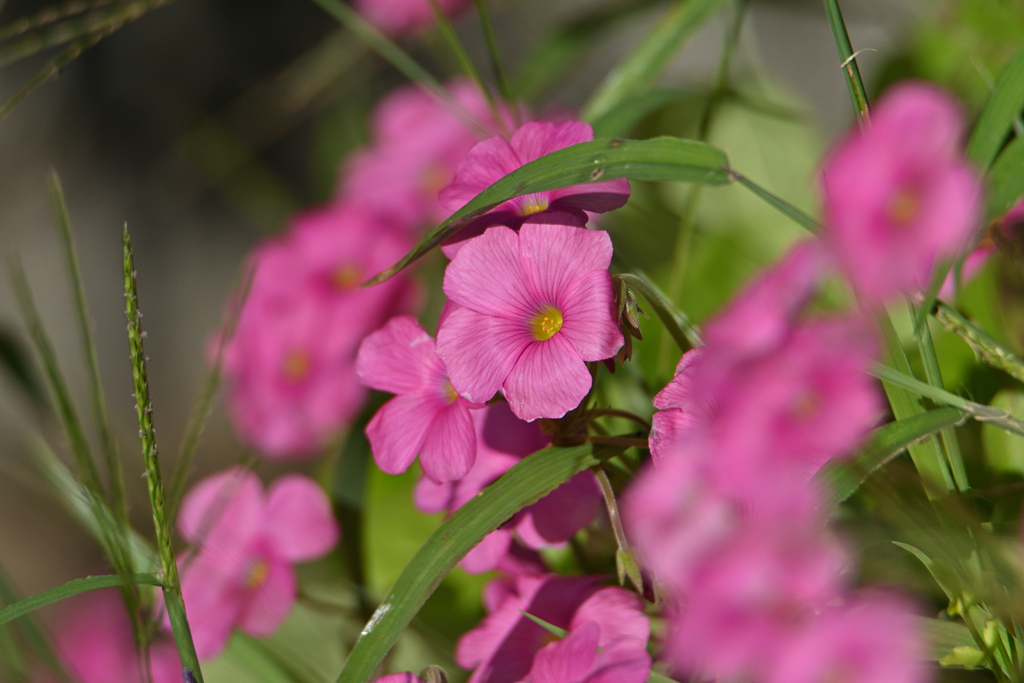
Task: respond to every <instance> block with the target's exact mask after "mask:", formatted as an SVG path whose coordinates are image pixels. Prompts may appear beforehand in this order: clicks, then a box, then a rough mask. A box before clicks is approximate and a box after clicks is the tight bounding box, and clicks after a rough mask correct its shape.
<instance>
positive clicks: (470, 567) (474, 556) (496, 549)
mask: <svg viewBox="0 0 1024 683" xmlns="http://www.w3.org/2000/svg"><path fill="white" fill-rule="evenodd" d="M511 544H512V532H510V531H507V530H505V529H496V530H495V531H492V532H491V533H489V534H487V535H486V536H484V538H483V540H482V541H480V543H478V544H477V546H476V547H475V548H473V549H472V550H470V551H469V552H468V553H466V556H465V557H464V558H462V561H461V562H459V566H460V567H462V568H463V569H465V570H466V571H467V572H469V573H470V574H482V573H484V572H488V571H490V570H492V569H494V568H495V567H496V566H498V562H499V561H500V560H501V558H502V557H504V556H505V555H506V554H507V553H508V549H509V546H510V545H511Z"/></svg>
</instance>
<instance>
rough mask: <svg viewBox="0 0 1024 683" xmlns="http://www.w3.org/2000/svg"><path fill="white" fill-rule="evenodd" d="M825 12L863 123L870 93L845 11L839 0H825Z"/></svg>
mask: <svg viewBox="0 0 1024 683" xmlns="http://www.w3.org/2000/svg"><path fill="white" fill-rule="evenodd" d="M825 13H826V14H827V15H828V25H829V27H830V28H831V29H832V39H833V40H834V41H835V44H836V52H838V53H839V59H840V64H841V66H842V67H843V73H844V74H845V76H846V87H847V89H848V90H849V91H850V100H851V101H852V102H853V110H854V113H856V114H857V120H858V121H860V122H861V123H862V124H863V123H864V122H866V121H867V119H868V95H867V91H866V90H865V89H864V81H863V80H861V77H860V67H858V66H857V56H856V55H855V54H854V52H853V46H852V45H850V34H849V33H847V31H846V22H845V21H843V12H842V10H840V9H839V0H825Z"/></svg>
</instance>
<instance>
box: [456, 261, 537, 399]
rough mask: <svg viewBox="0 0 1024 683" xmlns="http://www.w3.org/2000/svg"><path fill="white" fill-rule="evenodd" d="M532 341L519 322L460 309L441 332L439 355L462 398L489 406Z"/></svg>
mask: <svg viewBox="0 0 1024 683" xmlns="http://www.w3.org/2000/svg"><path fill="white" fill-rule="evenodd" d="M466 248H468V246H467V247H466ZM463 251H465V248H464V249H463ZM461 254H462V252H460V253H459V255H460V256H461ZM449 272H451V268H449ZM531 341H532V338H531V337H530V333H529V331H528V330H527V329H526V328H525V326H524V325H523V324H522V323H521V322H520V321H518V320H508V319H505V318H500V317H496V316H487V315H483V314H481V313H477V312H476V311H473V310H470V309H468V308H460V309H458V310H456V311H454V312H452V314H451V315H449V316H448V319H447V320H445V322H444V326H443V327H441V329H440V330H438V332H437V353H438V355H439V356H440V357H441V360H443V361H444V364H445V366H446V367H447V368H448V376H449V378H450V379H451V382H452V386H453V387H454V388H455V390H456V391H457V392H458V393H459V395H460V396H462V397H463V398H465V399H466V400H467V401H471V402H473V403H486V402H487V401H489V400H490V399H491V397H493V396H494V394H496V393H497V391H498V389H500V388H501V386H502V384H503V383H504V382H505V380H506V378H507V377H508V375H509V372H511V370H512V368H513V367H514V366H515V364H516V361H517V360H518V359H519V357H520V355H521V354H522V353H523V350H524V349H525V348H526V347H527V346H528V345H529V344H530V343H531Z"/></svg>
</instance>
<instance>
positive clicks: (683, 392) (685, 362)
mask: <svg viewBox="0 0 1024 683" xmlns="http://www.w3.org/2000/svg"><path fill="white" fill-rule="evenodd" d="M705 353H707V349H705V348H704V347H700V348H696V349H691V350H689V351H687V352H686V353H684V354H683V357H682V358H680V359H679V363H678V364H677V365H676V374H675V377H673V378H672V380H671V381H670V382H669V383H668V384H667V385H666V386H665V388H664V389H662V390H661V391H659V392H658V394H657V395H656V396H655V397H654V407H655V408H657V409H658V412H656V413H655V414H654V417H653V418H652V420H651V435H650V439H649V440H650V447H651V458H652V459H653V460H654V463H655V464H658V463H660V462H661V461H662V460H663V459H664V458H665V457H666V454H668V453H671V452H672V450H673V449H675V448H676V447H677V446H678V445H679V443H680V442H682V441H684V440H685V439H686V438H687V436H688V435H689V434H691V433H693V431H694V430H696V429H699V428H700V426H702V425H706V424H707V423H708V422H709V421H710V420H711V417H712V415H713V411H714V408H713V406H712V405H710V404H709V403H708V401H707V400H706V399H705V397H703V396H701V395H700V393H699V392H698V391H695V390H694V387H693V374H694V373H693V371H694V366H695V365H696V364H698V363H699V361H700V359H701V358H702V357H703V356H704V354H705Z"/></svg>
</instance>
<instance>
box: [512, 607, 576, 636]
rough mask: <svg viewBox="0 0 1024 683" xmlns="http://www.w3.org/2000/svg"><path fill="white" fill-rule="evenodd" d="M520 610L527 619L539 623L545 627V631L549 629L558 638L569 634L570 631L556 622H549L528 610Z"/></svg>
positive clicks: (538, 624)
mask: <svg viewBox="0 0 1024 683" xmlns="http://www.w3.org/2000/svg"><path fill="white" fill-rule="evenodd" d="M519 611H520V612H522V614H523V616H524V617H526V618H527V619H529V620H530V621H532V622H533V623H535V624H537V626H540V627H541V628H542V629H544V630H545V631H547V632H548V633H550V634H551V635H553V636H555V637H556V638H565V637H566V636H567V635H569V632H568V631H566V630H565V629H564V628H558V627H557V626H555V625H554V624H549V623H548V622H546V621H544V620H543V619H541V618H540V617H535V616H533V615H532V614H530V613H529V612H527V611H526V610H519Z"/></svg>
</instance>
